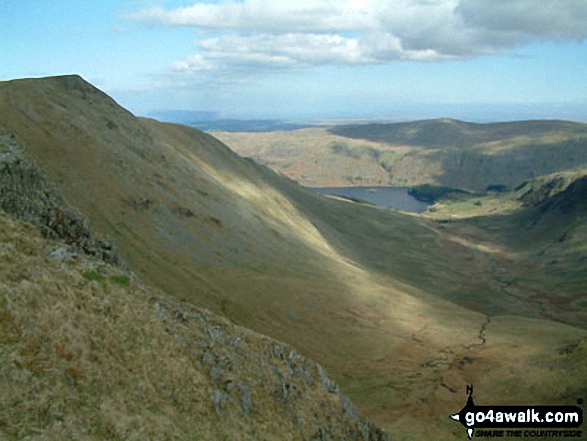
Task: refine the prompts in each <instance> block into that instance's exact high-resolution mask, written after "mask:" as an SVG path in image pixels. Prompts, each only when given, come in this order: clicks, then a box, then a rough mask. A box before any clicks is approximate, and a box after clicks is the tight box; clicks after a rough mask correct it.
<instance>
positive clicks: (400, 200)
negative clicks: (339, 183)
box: [310, 187, 430, 213]
mask: <svg viewBox="0 0 587 441" xmlns="http://www.w3.org/2000/svg"><path fill="white" fill-rule="evenodd" d="M310 190H313V191H315V192H316V193H318V194H322V195H328V196H341V197H345V198H353V199H364V200H366V201H369V202H372V203H374V204H375V205H377V206H379V207H385V208H397V209H399V210H402V211H409V212H412V213H422V212H423V211H426V209H427V208H428V206H429V205H430V204H429V203H427V202H422V201H419V200H418V199H416V198H415V197H413V196H410V195H409V194H408V188H407V187H319V188H317V187H314V188H310Z"/></svg>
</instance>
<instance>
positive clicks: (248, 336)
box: [0, 212, 357, 441]
mask: <svg viewBox="0 0 587 441" xmlns="http://www.w3.org/2000/svg"><path fill="white" fill-rule="evenodd" d="M52 246H54V244H51V243H47V242H46V241H45V240H43V239H41V238H40V237H39V235H38V234H37V233H36V231H35V230H34V229H32V228H31V227H30V226H27V225H25V224H23V223H20V222H14V221H12V220H10V219H8V218H7V217H6V216H5V215H4V214H3V213H1V212H0V262H2V263H1V264H0V280H2V283H0V299H2V302H3V307H2V309H1V310H0V438H2V439H3V440H7V441H11V440H15V441H16V440H21V439H43V440H48V441H51V440H60V441H61V440H103V439H109V440H143V439H158V440H217V439H230V440H258V439H266V440H271V439H286V440H297V439H307V438H310V437H311V436H313V435H314V434H315V432H316V430H317V429H316V428H317V427H324V428H327V429H328V430H329V432H330V433H331V434H332V435H333V436H346V434H348V433H349V432H347V430H354V426H353V425H354V424H355V423H356V422H357V420H353V419H352V418H349V417H348V416H345V415H343V414H342V412H341V406H342V401H341V397H340V396H338V395H333V394H330V393H328V392H327V391H325V390H324V389H323V388H322V387H321V386H320V376H319V374H318V371H317V368H316V366H315V364H314V363H312V362H311V361H309V360H305V359H303V358H301V357H299V356H297V355H295V352H292V351H293V348H290V347H288V346H287V345H283V344H280V343H278V342H276V341H274V340H271V339H269V338H267V337H265V336H262V335H259V334H256V333H255V332H253V331H250V330H246V329H243V328H240V327H237V326H234V325H233V324H231V323H229V322H227V321H226V320H224V319H220V318H217V317H215V316H213V315H211V314H210V313H209V312H207V311H204V310H201V309H198V308H194V307H193V306H190V305H187V304H181V303H178V302H175V301H172V300H170V299H168V298H165V296H164V295H162V294H161V293H159V292H157V291H156V290H154V289H152V288H146V287H145V286H143V285H142V284H140V283H139V282H136V281H133V280H131V279H130V278H128V276H126V275H125V274H123V273H120V272H119V270H117V269H116V268H113V267H110V266H103V265H102V266H101V268H102V270H103V271H104V274H103V277H96V274H98V273H96V272H92V271H87V270H86V271H83V270H81V267H82V264H83V267H87V265H88V262H87V261H84V262H82V261H81V260H82V259H81V258H80V259H78V260H77V261H73V262H71V261H70V262H68V263H64V262H61V261H59V260H58V259H55V258H51V257H48V254H49V253H47V252H46V249H51V247H52ZM27 268H35V270H36V272H35V273H34V275H30V274H32V273H30V272H27ZM27 274H29V275H28V276H27ZM99 275H102V274H99ZM121 282H122V283H121ZM212 331H213V332H214V334H212ZM211 335H215V337H214V338H213V339H212V338H211ZM276 347H280V348H281V351H283V353H284V354H285V355H286V356H287V357H288V358H287V360H289V361H287V364H288V366H290V369H291V368H295V369H302V370H303V372H304V375H306V376H307V377H306V378H307V381H305V380H302V377H292V376H291V374H289V373H288V370H287V368H286V362H285V361H284V360H285V357H283V358H282V357H280V356H274V355H272V354H273V353H274V352H275V348H276ZM205 354H208V356H209V358H206V357H205ZM205 360H208V361H205ZM220 360H223V361H222V362H220ZM227 361H228V362H229V364H230V366H229V365H225V364H224V363H226V362H227ZM222 366H223V367H222ZM214 368H215V369H217V370H218V372H221V373H222V375H223V376H224V377H223V378H225V380H223V381H225V382H224V386H222V384H220V385H219V384H218V381H217V380H214V378H215V375H217V374H213V371H212V370H213V369H214ZM275 371H279V372H280V375H276V373H275ZM282 379H283V380H282ZM226 381H229V382H230V384H234V385H236V388H235V389H228V388H227V387H226V384H227V383H226ZM283 381H286V382H287V384H288V385H289V386H288V387H291V388H292V389H291V390H292V391H295V394H297V395H296V398H295V399H294V398H293V397H290V398H289V399H288V400H287V401H286V402H284V403H282V402H280V401H278V400H276V398H275V391H276V390H280V388H282V387H284V383H283ZM223 387H224V389H222V388H223ZM243 387H247V388H248V390H249V392H250V406H251V407H250V410H249V411H247V412H250V414H249V413H247V412H245V411H244V410H243V408H242V405H241V397H240V395H239V390H242V389H239V388H243ZM218 388H220V389H221V390H223V392H222V394H224V395H223V397H224V398H223V399H222V416H221V415H219V414H218V413H217V411H216V410H215V404H214V400H213V399H212V396H213V395H214V393H215V392H214V391H215V390H218ZM292 393H293V392H292ZM291 409H295V412H294V411H293V410H291ZM333 415H334V418H337V419H336V420H330V419H331V418H332V417H333ZM337 415H338V416H340V419H338V416H337ZM296 416H297V417H299V418H300V419H301V420H300V421H302V423H301V425H300V426H297V425H296V423H295V419H296Z"/></svg>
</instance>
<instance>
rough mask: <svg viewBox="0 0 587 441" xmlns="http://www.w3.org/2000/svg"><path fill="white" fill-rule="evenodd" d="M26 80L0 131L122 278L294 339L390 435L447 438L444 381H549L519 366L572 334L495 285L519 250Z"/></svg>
mask: <svg viewBox="0 0 587 441" xmlns="http://www.w3.org/2000/svg"><path fill="white" fill-rule="evenodd" d="M31 81H32V80H29V81H28V82H27V83H26V84H25V83H18V84H17V83H12V84H10V85H7V84H6V83H0V124H1V125H3V126H6V128H7V129H8V130H9V131H10V132H12V133H13V134H14V135H15V137H16V138H17V140H18V141H19V142H21V143H22V144H23V145H24V147H25V149H26V151H27V153H28V154H30V155H31V157H33V159H34V160H35V162H36V163H37V164H40V165H42V166H43V167H44V168H45V169H46V172H47V175H48V176H49V178H50V179H51V180H52V181H54V182H55V184H56V185H57V186H58V187H59V189H60V191H61V192H62V193H63V195H64V197H65V199H66V200H67V201H68V202H69V203H70V204H71V205H72V206H73V207H75V208H76V209H78V210H79V211H80V212H81V213H82V214H83V215H85V216H87V217H88V218H89V219H90V221H91V222H92V224H93V225H94V228H95V229H96V230H97V231H98V232H100V233H102V234H109V235H112V236H114V237H115V238H116V240H117V243H118V249H119V252H120V253H121V255H122V256H123V258H124V259H125V261H126V262H127V264H128V265H129V267H130V268H131V269H132V270H133V271H134V272H135V273H136V274H137V275H138V277H139V278H141V279H142V280H145V281H146V282H148V283H149V284H151V285H154V286H156V287H157V288H158V289H161V290H162V291H164V292H165V293H167V294H168V295H170V296H173V297H174V298H175V299H176V300H178V301H188V302H189V303H195V304H197V305H198V306H200V307H205V308H208V309H210V310H212V311H213V312H216V313H219V314H222V315H224V316H226V317H228V318H230V319H231V320H233V321H234V322H235V323H236V324H238V325H246V326H247V327H248V328H252V329H254V330H256V331H258V332H262V333H263V334H266V335H270V336H271V337H273V338H276V339H277V340H280V341H285V342H286V343H288V344H293V345H294V346H295V347H297V348H298V350H299V351H300V352H301V353H303V354H307V355H309V356H311V357H312V358H313V359H315V360H316V361H317V362H319V363H320V364H321V365H324V366H325V367H326V369H327V370H328V372H330V374H331V375H332V377H333V378H335V379H336V380H337V381H338V383H339V384H340V387H341V389H342V390H343V391H344V392H346V393H347V394H348V395H349V396H350V397H351V399H352V400H353V401H354V402H355V403H356V405H357V406H358V408H359V410H360V411H361V412H363V413H364V414H365V415H367V416H368V417H369V418H370V419H372V420H374V421H376V422H377V424H378V425H380V426H381V427H384V428H386V429H388V430H389V431H390V432H391V433H392V435H394V436H396V437H398V438H400V439H402V438H405V439H419V438H421V437H422V436H424V435H425V433H426V430H427V427H436V428H437V430H438V434H439V436H440V437H442V438H443V439H447V440H449V439H459V436H460V435H462V434H461V433H460V430H459V428H458V427H456V426H454V425H453V423H452V422H451V421H449V420H448V418H447V417H446V416H447V415H449V414H451V413H454V411H455V410H456V409H458V408H460V407H461V406H462V402H461V401H462V400H461V398H462V397H461V395H460V394H459V393H457V392H453V391H460V390H464V387H465V385H466V384H471V382H473V383H475V384H476V390H478V391H480V393H482V394H484V396H485V397H486V398H487V399H488V400H491V399H498V398H501V397H502V396H503V395H504V393H503V392H504V391H506V390H508V387H507V381H510V379H512V378H515V379H516V381H518V383H517V385H518V386H517V389H516V392H515V394H514V395H513V396H510V397H509V399H510V400H512V401H515V400H516V399H526V398H528V397H529V396H531V395H532V392H531V391H532V390H533V386H532V384H533V381H538V380H539V381H544V382H545V384H550V383H549V382H551V381H552V378H551V376H550V377H549V374H548V372H547V371H546V370H544V369H543V366H545V364H538V365H536V366H534V365H532V366H534V367H532V369H531V370H530V371H528V368H527V366H528V365H527V363H529V362H530V361H531V360H534V359H535V358H536V357H538V358H541V359H543V360H544V363H548V362H553V363H554V362H557V363H558V362H564V360H566V358H564V359H562V360H559V358H557V357H558V356H556V355H553V354H557V353H558V351H559V350H560V348H562V347H565V346H568V345H569V344H571V343H573V342H577V341H578V340H580V339H581V338H582V336H583V335H584V334H585V331H584V330H582V329H579V328H577V327H574V326H571V325H570V324H566V325H563V324H561V323H557V322H555V321H553V320H550V319H545V318H544V317H541V315H540V308H539V306H540V305H539V304H535V303H531V302H529V301H527V299H526V298H524V297H523V296H522V297H521V296H515V295H511V293H510V292H508V291H507V290H505V289H504V286H507V280H506V281H504V280H503V278H507V277H510V276H512V275H513V270H514V269H517V268H519V269H520V271H526V269H525V266H527V265H528V263H527V262H526V261H524V260H523V259H522V257H517V256H515V259H516V260H514V263H512V261H511V260H508V259H509V255H508V256H505V255H504V256H501V255H495V254H493V255H488V254H487V253H486V252H485V251H483V250H481V249H477V248H474V247H470V246H469V244H467V243H463V242H462V241H461V242H458V241H455V240H453V238H452V237H450V236H449V235H448V234H447V233H446V232H445V231H443V230H442V228H440V227H439V226H438V225H436V224H434V223H431V222H429V221H427V220H424V219H419V218H414V217H412V216H407V215H403V214H401V213H394V212H389V211H384V210H378V209H374V208H370V207H359V206H354V205H350V204H345V203H340V202H337V201H332V200H327V199H324V198H321V197H319V196H318V195H315V194H313V193H311V192H309V191H307V190H305V189H303V188H302V187H300V186H299V185H298V184H296V183H294V182H292V181H290V180H288V179H286V178H285V177H283V176H279V175H278V174H276V173H275V172H272V171H270V170H268V169H267V168H265V167H261V166H258V165H256V164H254V163H253V162H251V161H246V160H243V159H242V158H240V157H238V156H237V155H236V154H234V153H233V152H232V151H231V150H230V149H229V148H228V147H227V146H226V145H225V144H223V143H221V142H220V141H218V140H217V139H215V138H213V137H211V136H210V135H206V134H203V133H201V132H199V131H197V130H195V129H191V128H188V127H185V126H179V125H172V124H164V123H159V122H156V121H154V120H149V119H141V118H136V117H134V116H133V115H132V114H130V113H129V112H127V111H125V110H124V109H121V108H118V107H117V106H116V105H115V104H114V102H113V101H112V100H102V99H99V95H98V94H92V93H90V92H86V98H85V99H84V93H83V91H79V90H77V89H79V88H77V86H75V84H74V85H73V86H72V87H70V86H68V87H70V89H71V90H70V89H68V88H67V87H66V88H63V87H61V86H60V84H59V82H58V81H43V80H39V81H36V82H35V81H32V82H31ZM76 81H78V80H76ZM66 83H68V81H66ZM74 83H75V82H74ZM31 84H34V86H31ZM25 86H26V87H25ZM506 257H507V258H506ZM496 272H497V273H498V274H499V275H500V277H495V273H496ZM521 283H522V288H520V289H526V288H528V285H527V283H526V282H525V281H524V280H522V282H521ZM524 283H526V285H524ZM530 288H531V289H530V290H529V295H533V294H534V293H535V292H536V290H535V288H532V287H530ZM512 313H513V314H516V316H513V315H512ZM555 313H556V314H557V315H556V317H560V319H561V320H562V321H565V320H567V316H566V315H565V311H563V310H555V311H553V314H555ZM567 321H568V320H567ZM480 330H483V332H485V334H484V338H485V343H484V344H483V345H480V339H479V335H480V332H481V331H480ZM512 336H515V338H514V339H512ZM537 336H538V337H537ZM520 347H521V348H523V350H518V349H516V348H520ZM504 348H507V349H505V350H504ZM561 357H562V356H561ZM565 357H567V356H566V355H565ZM466 359H473V360H475V362H473V363H468V362H463V363H461V361H463V360H466ZM581 373H582V371H581V370H577V371H576V372H575V371H573V372H569V373H568V375H567V376H566V377H565V385H563V386H556V385H554V384H552V385H551V386H549V387H548V388H546V389H545V392H544V394H543V395H540V396H535V397H534V398H535V400H537V401H542V402H545V401H549V400H551V399H556V400H557V402H560V401H561V398H560V395H556V394H557V393H558V392H556V393H554V394H553V393H551V392H550V391H560V387H566V388H567V389H568V390H573V391H574V390H577V388H578V387H579V386H577V384H578V383H577V381H578V380H577V378H579V377H578V376H580V375H581ZM414 375H416V376H417V378H416V377H415V376H414ZM443 384H444V385H446V386H447V387H444V386H442V385H443ZM506 395H507V394H506ZM557 397H558V398H557Z"/></svg>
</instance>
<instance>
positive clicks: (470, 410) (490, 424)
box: [450, 386, 583, 439]
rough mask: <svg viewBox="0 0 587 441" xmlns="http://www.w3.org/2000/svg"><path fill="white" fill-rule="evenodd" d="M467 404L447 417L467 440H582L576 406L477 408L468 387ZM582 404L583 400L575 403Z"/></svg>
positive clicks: (579, 413)
mask: <svg viewBox="0 0 587 441" xmlns="http://www.w3.org/2000/svg"><path fill="white" fill-rule="evenodd" d="M467 394H468V398H467V404H466V405H465V407H463V408H462V409H461V411H460V412H459V413H455V414H454V415H451V416H450V417H451V418H452V419H453V420H455V421H458V422H459V423H461V424H462V425H463V426H465V429H466V431H467V435H468V436H469V439H471V438H473V435H475V436H476V437H479V438H481V437H485V438H489V437H491V438H521V437H524V438H581V437H582V436H583V433H582V431H581V430H579V428H580V427H581V424H583V410H582V409H581V408H580V407H578V406H477V405H476V404H475V403H474V402H473V386H467ZM577 404H583V400H581V399H579V400H577Z"/></svg>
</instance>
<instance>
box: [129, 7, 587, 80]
mask: <svg viewBox="0 0 587 441" xmlns="http://www.w3.org/2000/svg"><path fill="white" fill-rule="evenodd" d="M128 18H130V19H132V20H138V21H142V22H145V23H149V24H153V25H162V26H189V27H193V28H195V29H198V30H200V31H204V32H206V31H208V32H213V33H214V35H215V36H214V37H213V38H212V37H206V36H204V37H202V39H200V40H199V41H197V42H196V48H197V51H198V52H197V54H195V55H193V56H191V57H188V58H186V59H185V60H182V61H179V62H177V63H175V64H174V66H173V69H174V70H175V71H181V72H184V73H191V74H194V73H197V74H199V75H204V74H206V73H210V74H212V73H213V74H214V75H219V76H225V77H226V76H230V75H233V76H236V75H241V77H242V75H243V74H244V73H249V74H250V73H258V72H282V71H292V70H300V69H306V68H309V67H312V66H319V65H355V64H371V63H385V62H389V61H392V60H398V59H407V60H418V61H436V60H444V59H458V58H469V57H475V56H479V55H483V54H490V53H495V52H498V51H502V50H505V49H510V48H514V47H516V46H519V45H523V44H527V43H530V42H532V41H562V40H568V39H576V40H582V39H584V38H585V36H587V2H584V1H576V0H543V1H540V2H536V0H395V1H393V2H390V1H388V0H347V1H341V0H296V1H293V2H292V1H283V2H281V1H275V0H243V1H240V2H237V1H234V0H230V1H224V2H220V3H216V4H211V3H195V4H194V5H192V6H189V7H183V8H176V9H163V8H161V7H153V8H149V9H145V10H141V11H138V12H136V13H134V14H131V15H130V16H129V17H128Z"/></svg>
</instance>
